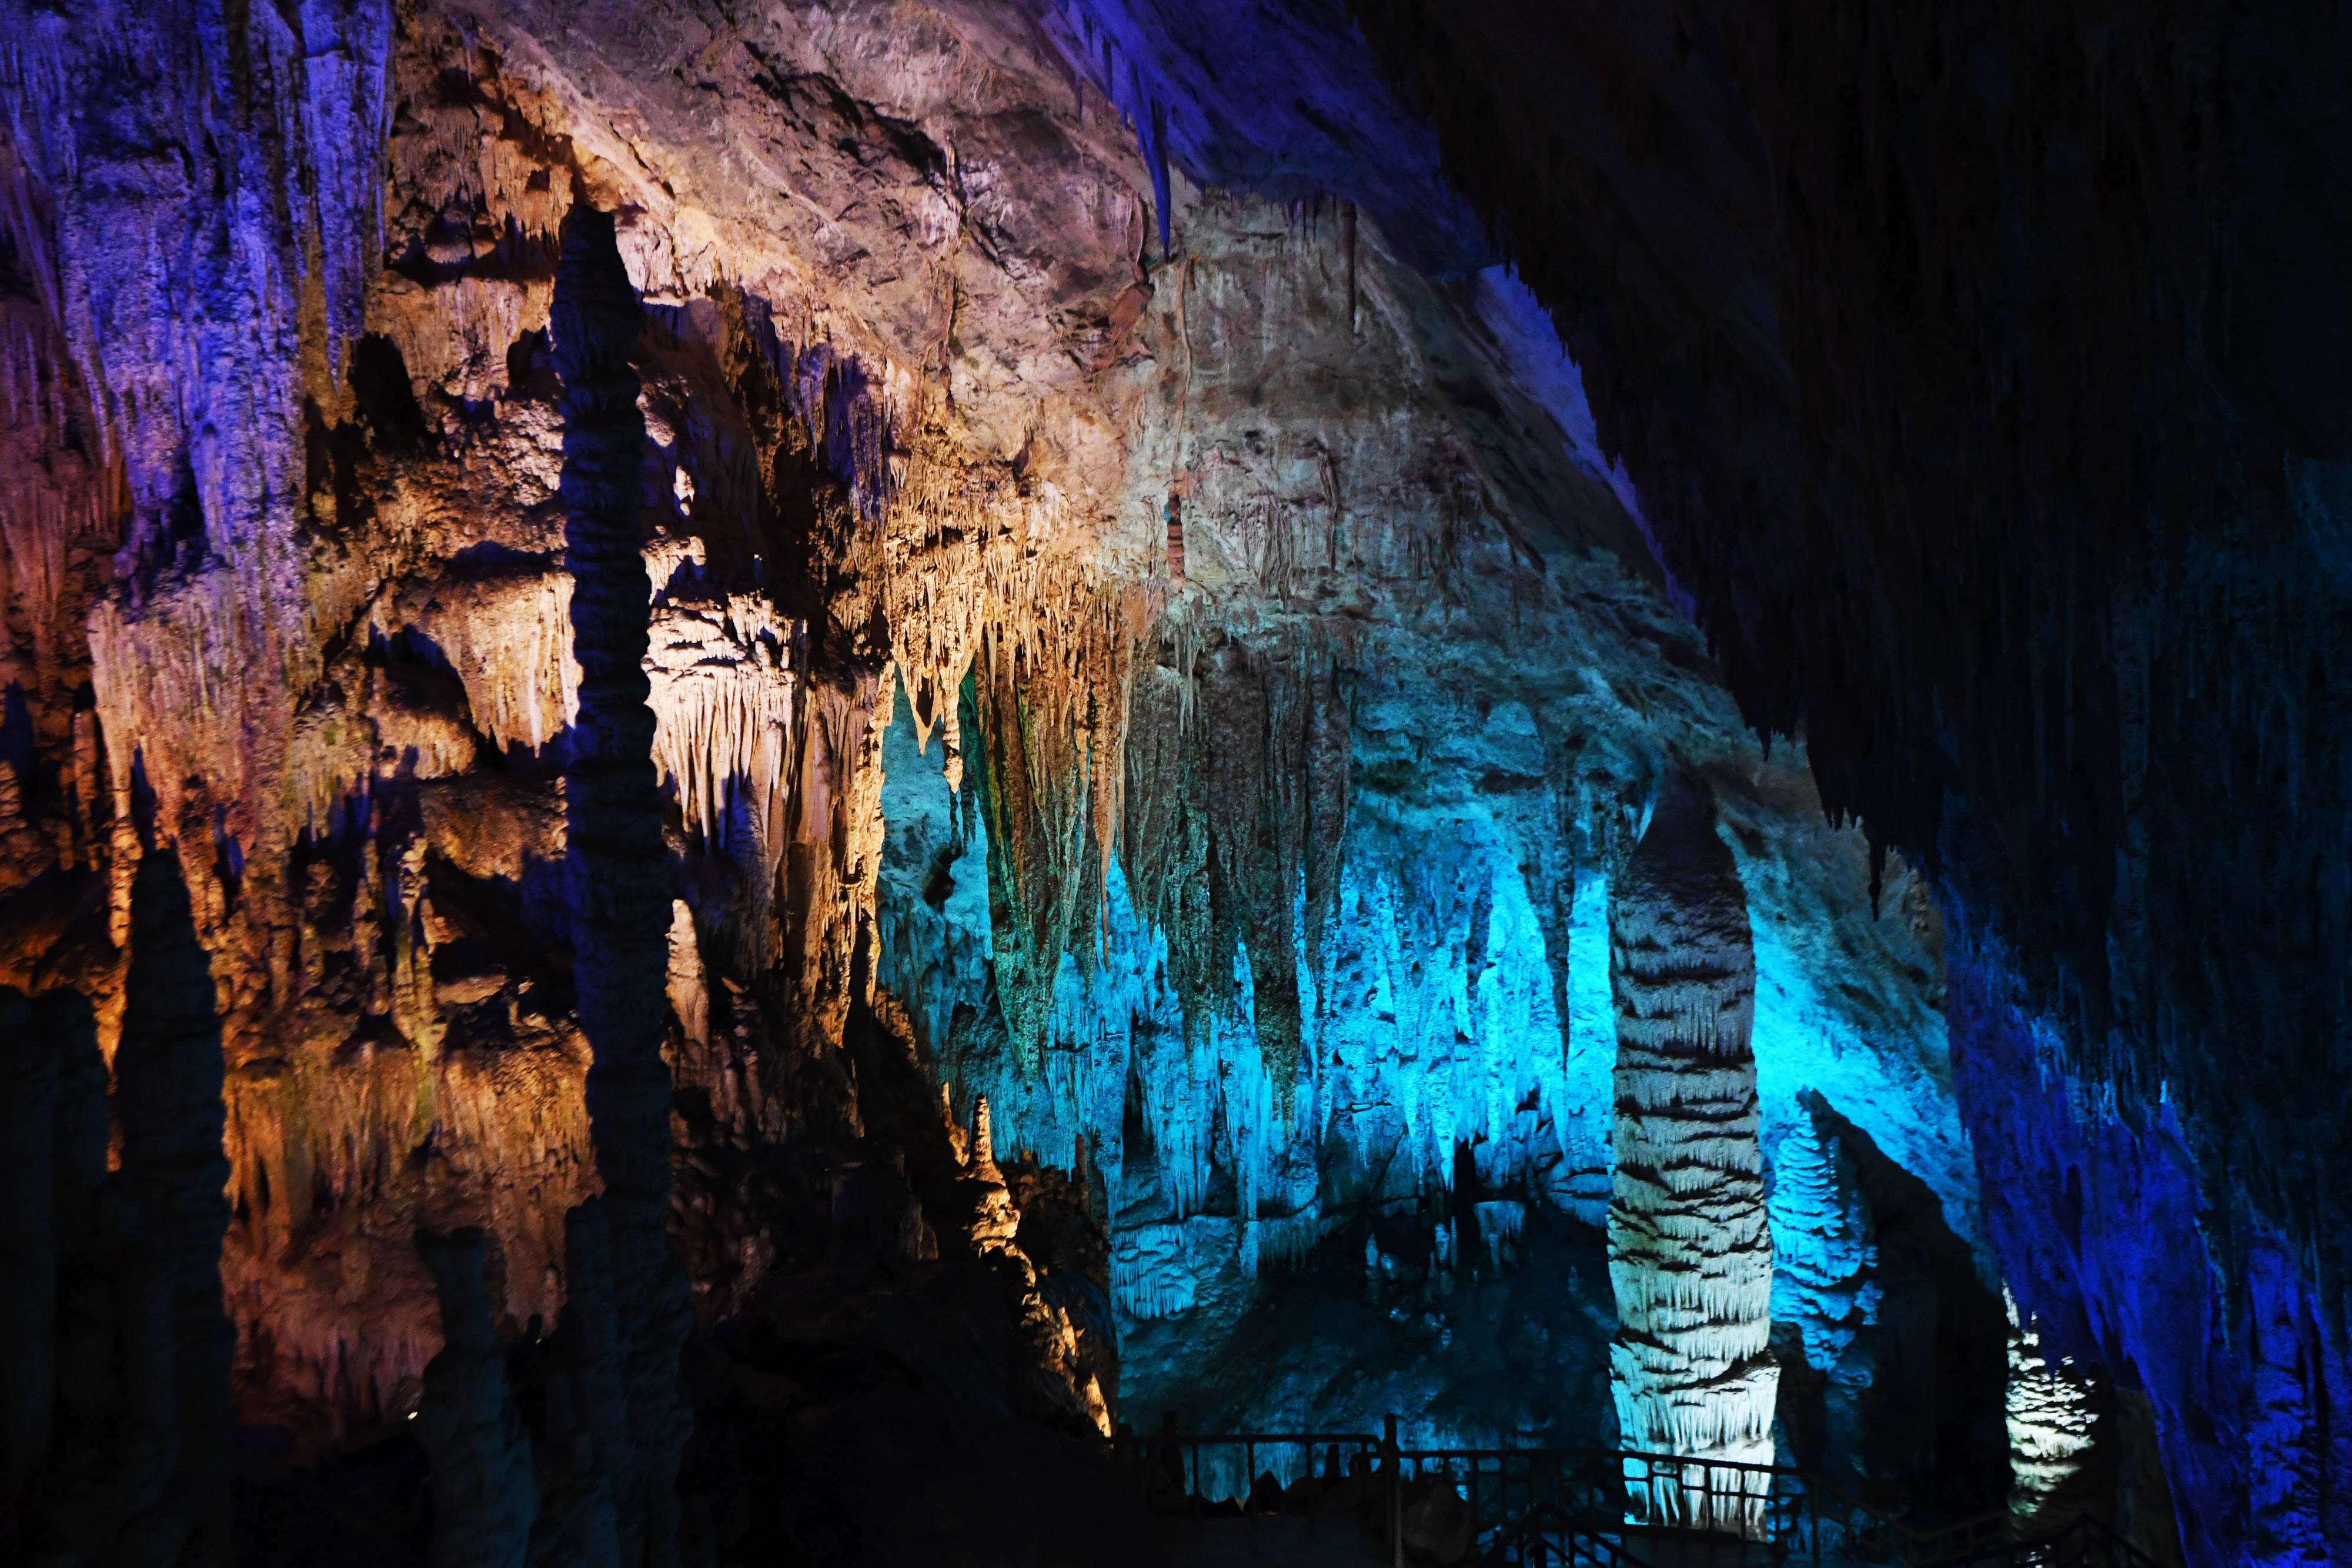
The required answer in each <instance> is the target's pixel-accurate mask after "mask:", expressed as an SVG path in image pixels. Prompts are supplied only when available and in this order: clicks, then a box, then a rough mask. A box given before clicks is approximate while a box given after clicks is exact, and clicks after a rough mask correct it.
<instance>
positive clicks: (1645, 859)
mask: <svg viewBox="0 0 2352 1568" xmlns="http://www.w3.org/2000/svg"><path fill="white" fill-rule="evenodd" d="M1609 971H1610V983H1611V988H1612V993H1613V995H1614V998H1615V1002H1616V1011H1617V1071H1616V1125H1615V1140H1614V1141H1615V1147H1616V1166H1617V1169H1616V1176H1615V1181H1614V1186H1613V1190H1612V1195H1611V1197H1610V1201H1609V1280H1610V1284H1611V1285H1612V1287H1613V1289H1614V1291H1615V1294H1616V1298H1617V1321H1618V1331H1617V1337H1616V1339H1615V1341H1614V1342H1613V1343H1612V1344H1611V1346H1610V1357H1609V1359H1610V1382H1611V1385H1612V1390H1613V1392H1614V1393H1615V1396H1616V1402H1617V1420H1618V1426H1619V1429H1620V1431H1621V1433H1622V1443H1623V1446H1624V1447H1626V1448H1633V1449H1639V1450H1642V1451H1644V1452H1648V1453H1655V1454H1665V1455H1676V1456H1687V1457H1690V1458H1700V1459H1715V1460H1730V1461H1738V1462H1742V1463H1748V1464H1769V1463H1771V1462H1772V1458H1773V1448H1772V1407H1773V1402H1774V1399H1775V1398H1776V1396H1778V1394H1779V1390H1780V1372H1779V1369H1778V1368H1777V1367H1776V1366H1775V1365H1774V1364H1773V1362H1772V1359H1771V1355H1770V1353H1769V1349H1768V1343H1767V1342H1768V1341H1769V1337H1770V1333H1771V1313H1772V1237H1771V1231H1770V1229H1769V1227H1768V1226H1767V1225H1766V1222H1765V1212H1764V1177H1763V1155H1762V1151H1761V1149H1760V1147H1759V1144H1758V1142H1757V1101H1756V1058H1755V1054H1754V1052H1753V1051H1750V1049H1749V1047H1748V1030H1749V1026H1750V1024H1751V1022H1752V1021H1753V1019H1754V1015H1755V1008H1756V958H1755V952H1754V949H1753V947H1752V946H1751V945H1750V942H1749V938H1748V901H1747V897H1746V895H1745V894H1743V893H1742V891H1741V889H1740V885H1739V877H1738V872H1737V870H1736V869H1735V868H1734V866H1733V864H1732V860H1731V853H1730V851H1729V850H1728V849H1727V848H1726V847H1725V846H1724V843H1723V841H1721V840H1720V839H1719V838H1717V836H1716V831H1715V805H1714V801H1713V800H1712V798H1711V797H1709V796H1708V795H1707V794H1706V793H1705V792H1704V791H1703V790H1702V789H1700V788H1698V787H1697V786H1696V785H1695V784H1693V783H1691V782H1690V781H1689V780H1687V779H1679V778H1678V779H1675V781H1674V782H1673V783H1672V784H1671V785H1670V786H1669V787H1668V788H1667V789H1666V791H1665V795H1664V799H1663V800H1661V801H1660V802H1659V804H1658V807H1657V810H1656V811H1655V812H1654V815H1653V817H1652V820H1651V822H1650V827H1649V831H1647V832H1646V833H1644V834H1643V838H1642V842H1641V844H1640V846H1639V847H1638V848H1636V849H1635V850H1634V852H1633V856H1632V857H1631V859H1630V860H1629V861H1628V862H1626V866H1625V870H1624V873H1623V874H1622V876H1621V877H1620V878H1619V879H1618V882H1617V885H1616V889H1615V894H1614V897H1613V899H1612V903H1611V907H1610V913H1609ZM1688 1473H1689V1475H1690V1477H1691V1478H1692V1479H1693V1480H1694V1481H1696V1479H1697V1478H1698V1477H1699V1476H1701V1475H1706V1481H1705V1483H1704V1484H1705V1485H1706V1488H1707V1491H1706V1494H1705V1495H1696V1493H1695V1490H1694V1491H1685V1490H1683V1489H1681V1488H1680V1487H1678V1486H1676V1485H1675V1484H1674V1483H1672V1482H1664V1483H1660V1484H1659V1485H1657V1486H1655V1487H1654V1488H1653V1489H1651V1490H1650V1493H1649V1495H1647V1496H1643V1495H1642V1494H1641V1492H1640V1490H1638V1489H1637V1493H1636V1499H1635V1512H1636V1517H1637V1518H1639V1519H1643V1520H1646V1521H1648V1522H1655V1523H1662V1524H1676V1525H1685V1526H1696V1527H1698V1528H1704V1529H1710V1530H1718V1531H1731V1532H1736V1533H1739V1534H1745V1535H1755V1534H1759V1533H1760V1532H1761V1529H1762V1524H1763V1504H1762V1499H1761V1497H1760V1495H1759V1496H1757V1497H1753V1498H1749V1497H1746V1496H1744V1495H1742V1493H1741V1492H1740V1490H1738V1480H1737V1479H1736V1478H1735V1476H1734V1475H1732V1474H1729V1473H1725V1472H1714V1473H1712V1474H1709V1473H1707V1472H1706V1470H1705V1468H1704V1467H1702V1466H1692V1467H1688Z"/></svg>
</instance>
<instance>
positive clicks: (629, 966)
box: [551, 205, 692, 1568]
mask: <svg viewBox="0 0 2352 1568" xmlns="http://www.w3.org/2000/svg"><path fill="white" fill-rule="evenodd" d="M551 325H552V327H553V329H554V333H553V336H554V340H555V341H554V349H555V363H556V369H557V371H559V372H560V373H561V374H562V378H563V508H564V516H565V525H566V526H565V532H564V551H565V559H566V560H567V562H568V564H569V565H570V567H571V570H572V654H573V657H574V658H575V659H576V660H577V661H578V662H579V665H580V717H579V721H578V723H577V725H576V726H575V727H574V729H573V732H572V754H571V760H570V762H569V765H568V766H567V767H566V768H565V770H564V791H565V809H566V816H567V821H566V826H567V830H568V832H569V843H570V862H571V863H570V868H569V870H570V886H571V895H572V947H573V952H574V955H575V956H574V962H573V967H572V974H573V976H574V977H576V979H577V982H578V985H579V997H580V1001H579V1009H580V1028H581V1031H582V1032H583V1034H585V1035H586V1036H587V1037H588V1044H589V1047H590V1049H591V1050H592V1051H593V1061H592V1062H591V1065H590V1067H589V1069H588V1113H589V1118H590V1124H589V1136H590V1138H591V1140H592V1141H593V1145H594V1146H595V1151H596V1170H597V1174H598V1175H599V1176H602V1177H603V1178H604V1218H605V1221H606V1224H607V1227H608V1228H609V1231H610V1235H611V1239H612V1296H613V1306H614V1315H615V1319H616V1321H617V1322H618V1324H619V1328H620V1333H621V1334H622V1336H623V1342H624V1343H623V1345H622V1357H623V1365H622V1377H623V1382H624V1384H625V1387H626V1390H627V1399H628V1419H627V1439H626V1440H627V1445H628V1452H627V1453H626V1454H625V1455H615V1456H611V1457H610V1458H611V1459H612V1460H613V1461H614V1462H613V1466H612V1476H611V1479H612V1481H613V1483H614V1486H613V1498H614V1515H615V1522H616V1525H617V1527H618V1530H619V1534H620V1542H619V1546H620V1562H621V1563H622V1564H623V1568H637V1565H638V1564H639V1563H644V1564H646V1568H666V1565H667V1564H668V1563H673V1562H675V1561H676V1560H677V1515H678V1504H677V1469H678V1461H679V1459H680V1458H681V1456H682V1455H683V1454H684V1452H685V1448H686V1437H687V1428H688V1420H689V1416H688V1412H687V1409H686V1406H685V1403H684V1400H683V1397H682V1396H681V1394H680V1391H679V1386H678V1355H679V1351H680V1349H681V1347H682V1346H683V1345H684V1343H685V1340H686V1332H687V1328H688V1324H689V1322H690V1320H691V1312H692V1308H691V1305H690V1303H689V1299H688V1292H687V1287H686V1276H685V1274H684V1272H683V1271H682V1270H681V1269H680V1268H679V1265H678V1262H677V1257H676V1255H675V1253H674V1252H673V1250H672V1249H671V1246H670V1240H669V1232H668V1216H669V1188H670V1133H669V1107H670V1078H669V1066H668V1063H667V1062H665V1061H663V1060H662V1042H663V1039H664V1035H665V1031H666V1030H667V1027H668V1023H667V1020H668V1009H669V992H668V977H669V922H670V897H669V860H668V852H667V848H666V846H665V845H664V843H663V841H662V818H661V796H660V794H659V792H658V789H657V787H656V779H655V774H654V763H653V747H654V715H653V709H652V708H651V707H649V706H647V702H648V700H649V698H650V696H651V695H652V688H651V686H650V685H649V683H648V682H647V680H646V668H645V664H646V642H647V634H646V617H647V603H648V595H647V591H646V564H645V552H644V544H643V540H642V538H641V537H640V534H639V528H638V511H639V507H640V504H641V496H640V486H639V476H640V471H641V468H642V465H643V463H644V452H645V443H646V424H645V416H644V415H643V414H642V413H639V412H638V409H637V391H638V381H637V373H636V371H635V368H634V367H633V366H632V365H631V364H630V362H629V355H630V352H631V350H633V349H634V347H635V343H636V339H637V329H638V308H637V296H636V290H635V288H633V287H631V286H630V284H629V275H628V271H627V268H626V267H624V266H623V265H622V261H621V253H620V248H619V246H618V245H617V244H616V243H615V238H614V227H613V219H612V215H611V214H607V213H601V212H597V211H595V210H594V209H593V208H590V207H586V206H584V205H583V206H581V207H578V208H575V209H574V210H573V212H572V216H571V218H570V219H569V220H568V221H567V223H566V224H565V226H564V235H563V252H562V257H561V259H560V260H559V261H558V263H557V267H556V276H555V301H554V308H553V312H552V322H551ZM578 1288H579V1281H574V1282H573V1289H574V1290H575V1291H577V1290H578Z"/></svg>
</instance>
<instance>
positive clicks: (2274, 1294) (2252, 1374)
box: [1951, 951, 2352, 1565]
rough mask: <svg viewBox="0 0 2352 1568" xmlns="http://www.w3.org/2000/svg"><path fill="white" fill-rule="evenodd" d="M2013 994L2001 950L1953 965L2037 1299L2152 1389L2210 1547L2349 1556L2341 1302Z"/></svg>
mask: <svg viewBox="0 0 2352 1568" xmlns="http://www.w3.org/2000/svg"><path fill="white" fill-rule="evenodd" d="M2013 991H2014V981H2013V980H2012V979H2011V977H2009V975H2008V974H2007V972H2006V969H2005V966H2004V964H2003V962H2002V960H2001V958H2000V955H1999V953H1998V952H1997V951H1995V952H1990V953H1978V954H1975V955H1973V956H1969V958H1968V959H1967V960H1966V961H1964V962H1963V961H1956V962H1955V964H1954V967H1953V985H1952V992H1951V1015H1952V1055H1953V1065H1954V1071H1955V1073H1956V1076H1957V1078H1958V1089H1959V1095H1960V1105H1961V1108H1962V1110H1963V1112H1964V1113H1965V1114H1966V1115H1967V1117H1968V1120H1969V1127H1970V1129H1971V1131H1972V1133H1973V1134H1974V1137H1975V1143H1976V1149H1977V1158H1978V1161H1979V1165H1980V1166H1981V1168H1982V1171H1983V1176H1984V1189H1985V1197H1986V1215H1985V1219H1986V1226H1987V1228H1988V1230H1989V1232H1990V1237H1991V1239H1992V1243H1993V1247H1994V1249H1995V1251H1996V1252H1997V1254H1998V1255H1999V1257H2000V1262H2001V1268H2002V1271H2003V1272H2004V1274H2005V1275H2006V1276H2007V1278H2008V1280H2009V1281H2010V1288H2011V1291H2013V1292H2014V1293H2015V1294H2016V1297H2017V1301H2018V1305H2019V1307H2020V1308H2021V1310H2023V1311H2026V1312H2032V1314H2033V1315H2034V1316H2035V1317H2036V1318H2038V1319H2039V1320H2040V1322H2041V1324H2042V1333H2043V1335H2044V1341H2045V1343H2046V1344H2053V1345H2054V1346H2055V1348H2056V1350H2057V1352H2058V1353H2059V1354H2070V1355H2073V1356H2074V1357H2075V1358H2076V1359H2077V1360H2078V1361H2080V1362H2082V1363H2084V1364H2095V1365H2099V1366H2104V1367H2106V1368H2109V1369H2110V1370H2111V1371H2112V1373H2113V1375H2114V1376H2115V1377H2116V1380H2117V1382H2118V1383H2119V1384H2120V1385H2123V1386H2124V1387H2126V1388H2127V1389H2131V1390H2134V1391H2144V1393H2145V1395H2146V1396H2147V1399H2148V1401H2149V1402H2150V1404H2151V1405H2152V1406H2153V1407H2154V1412H2155V1417H2156V1423H2157V1430H2158V1436H2159V1437H2160V1439H2161V1442H2162V1450H2163V1457H2164V1468H2165V1478H2166V1479H2167V1481H2168V1483H2169V1486H2170V1490H2171V1495H2172V1498H2173V1500H2174V1501H2175V1503H2176V1505H2177V1508H2178V1511H2179V1525H2180V1533H2181V1538H2182V1541H2183V1542H2184V1544H2185V1546H2186V1547H2187V1549H2188V1551H2189V1558H2190V1561H2191V1562H2195V1563H2262V1564H2266V1565H2267V1564H2273V1563H2278V1564H2284V1563H2315V1562H2324V1561H2328V1560H2330V1555H2331V1554H2330V1550H2329V1543H2330V1542H2341V1541H2345V1540H2347V1539H2352V1497H2347V1482H2352V1431H2347V1430H2346V1429H2345V1427H2344V1424H2343V1423H2342V1422H2341V1421H2340V1420H2339V1419H2337V1418H2336V1414H2335V1413H2336V1412H2338V1411H2341V1410H2343V1409H2345V1408H2346V1407H2347V1406H2346V1403H2345V1402H2346V1400H2347V1398H2352V1367H2347V1363H2346V1359H2345V1356H2344V1353H2343V1349H2342V1341H2341V1339H2340V1337H2338V1335H2337V1333H2336V1328H2335V1325H2334V1324H2333V1323H2332V1322H2330V1321H2329V1312H2328V1310H2327V1308H2326V1304H2325V1303H2324V1302H2322V1301H2320V1300H2319V1299H2318V1298H2317V1296H2316V1294H2315V1292H2314V1291H2313V1290H2312V1288H2311V1286H2310V1283H2309V1282H2308V1278H2307V1276H2306V1274H2305V1270H2304V1268H2302V1267H2299V1266H2298V1260H2296V1259H2295V1258H2294V1255H2293V1253H2292V1252H2291V1251H2290V1250H2289V1249H2287V1248H2286V1247H2285V1246H2284V1245H2283V1244H2282V1243H2281V1242H2280V1240H2279V1239H2278V1237H2277V1236H2276V1235H2275V1234H2273V1233H2272V1232H2271V1231H2269V1230H2268V1229H2267V1228H2265V1227H2264V1226H2263V1225H2262V1223H2261V1222H2260V1221H2258V1220H2251V1219H2250V1218H2248V1217H2247V1216H2246V1215H2245V1213H2244V1211H2243V1209H2242V1207H2241V1206H2242V1202H2243V1200H2242V1198H2241V1197H2238V1196H2237V1195H2235V1194H2230V1193H2221V1194H2217V1195H2215V1196H2214V1197H2213V1198H2211V1199H2208V1198H2206V1197H2203V1196H2201V1195H2200V1193H2199V1191H2198V1186H2197V1177H2196V1166H2195V1164H2194V1162H2193V1161H2192V1159H2191V1158H2190V1155H2189V1151H2188V1149H2187V1148H2186V1146H2185V1145H2183V1142H2182V1137H2181V1124H2180V1121H2179V1117H2178V1115H2177V1114H2176V1113H2174V1111H2173V1108H2172V1107H2171V1106H2170V1105H2169V1104H2166V1105H2163V1106H2161V1107H2159V1108H2158V1111H2157V1112H2156V1113H2154V1114H2153V1115H2152V1116H2150V1117H2148V1118H2147V1120H2146V1121H2145V1122H2143V1123H2142V1124H2139V1125H2137V1126H2135V1125H2133V1124H2131V1123H2129V1122H2127V1121H2126V1119H2125V1118H2124V1117H2123V1116H2122V1115H2121V1114H2120V1113H2118V1112H2117V1110H2116V1107H2115V1104H2114V1103H2113V1101H2112V1099H2105V1098H2103V1097H2102V1096H2101V1095H2100V1094H2099V1093H2098V1092H2096V1091H2095V1090H2093V1089H2090V1088H2088V1087H2086V1086H2085V1085H2084V1084H2083V1083H2082V1082H2080V1081H2078V1080H2076V1079H2075V1078H2074V1077H2073V1076H2071V1075H2070V1074H2069V1073H2068V1072H2067V1071H2065V1070H2064V1069H2063V1067H2062V1066H2060V1065H2059V1064H2058V1062H2057V1060H2056V1047H2055V1040H2053V1037H2052V1035H2051V1032H2050V1031H2049V1030H2048V1029H2047V1028H2046V1027H2043V1026H2040V1025H2037V1024H2036V1022H2035V1021H2034V1020H2033V1019H2032V1017H2031V1016H2030V1015H2028V1014H2026V1013H2023V1012H2021V1010H2020V1009H2018V1008H2017V1006H2016V1005H2015V1003H2014V1002H2013V1000H2012V999H2011V998H2012V995H2013ZM2224 1247H2226V1248H2228V1249H2229V1250H2228V1252H2226V1253H2224V1252H2223V1251H2222V1250H2221V1249H2222V1248H2224Z"/></svg>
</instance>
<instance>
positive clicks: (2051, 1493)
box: [2003, 1292, 2099, 1534]
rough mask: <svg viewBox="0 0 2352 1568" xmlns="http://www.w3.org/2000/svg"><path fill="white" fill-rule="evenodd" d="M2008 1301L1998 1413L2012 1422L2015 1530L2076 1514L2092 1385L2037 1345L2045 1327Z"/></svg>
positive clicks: (2045, 1527) (2040, 1527) (2090, 1438)
mask: <svg viewBox="0 0 2352 1568" xmlns="http://www.w3.org/2000/svg"><path fill="white" fill-rule="evenodd" d="M2003 1299H2004V1301H2006V1302H2007V1305H2008V1307H2009V1392H2008V1397H2007V1399H2006V1400H2005V1402H2004V1403H2005V1409H2004V1412H2003V1414H2004V1415H2005V1416H2006V1418H2007V1424H2008V1427H2009V1469H2010V1475H2011V1478H2012V1479H2011V1484H2010V1490H2009V1517H2010V1522H2011V1525H2012V1526H2013V1527H2015V1528H2016V1530H2017V1531H2019V1533H2020V1534H2038V1533H2042V1532H2043V1531H2049V1530H2051V1529H2053V1528H2054V1527H2056V1526H2057V1525H2059V1524H2060V1523H2062V1522H2063V1521H2064V1520H2065V1519H2066V1517H2067V1516H2069V1515H2070V1514H2073V1513H2075V1512H2079V1511H2081V1510H2082V1507H2083V1503H2084V1491H2085V1489H2084V1485H2083V1481H2084V1480H2085V1479H2089V1478H2088V1477H2086V1476H2085V1474H2084V1472H2085V1471H2086V1470H2087V1469H2089V1465H2090V1460H2091V1456H2092V1449H2093V1448H2094V1446H2095V1443H2096V1442H2097V1439H2098V1436H2099V1434H2098V1422H2099V1413H2098V1410H2097V1409H2096V1408H2095V1406H2094V1403H2093V1401H2094V1398H2095V1385H2094V1384H2093V1382H2092V1380H2091V1378H2090V1377H2089V1376H2088V1375H2086V1374H2085V1373H2084V1371H2083V1370H2082V1369H2081V1368H2078V1367H2076V1366H2075V1365H2074V1361H2073V1359H2072V1358H2071V1357H2063V1356H2062V1357H2060V1358H2059V1359H2058V1360H2057V1361H2056V1362H2054V1363H2053V1361H2052V1360H2051V1359H2050V1357H2049V1356H2048V1355H2047V1354H2044V1352H2043V1350H2042V1330H2041V1326H2040V1325H2039V1324H2037V1323H2036V1322H2034V1321H2033V1319H2032V1317H2031V1316H2030V1315H2027V1314H2022V1313H2021V1312H2019V1311H2018V1310H2017V1301H2016V1299H2015V1298H2014V1297H2011V1296H2008V1295H2007V1293H2006V1292H2004V1293H2003Z"/></svg>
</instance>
